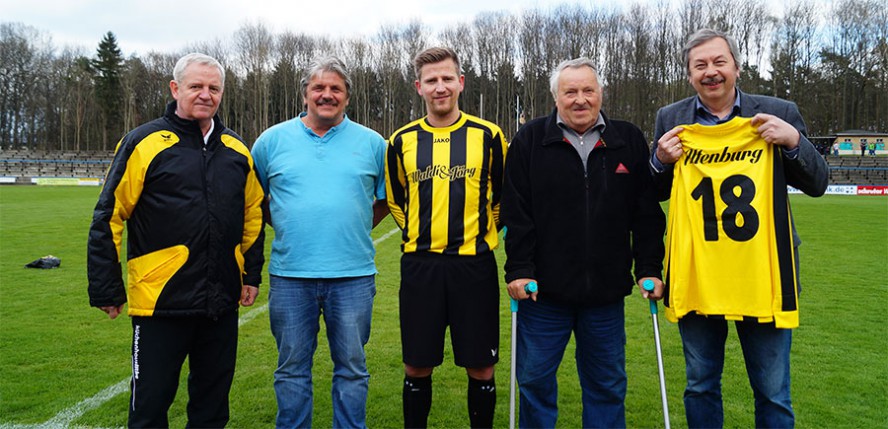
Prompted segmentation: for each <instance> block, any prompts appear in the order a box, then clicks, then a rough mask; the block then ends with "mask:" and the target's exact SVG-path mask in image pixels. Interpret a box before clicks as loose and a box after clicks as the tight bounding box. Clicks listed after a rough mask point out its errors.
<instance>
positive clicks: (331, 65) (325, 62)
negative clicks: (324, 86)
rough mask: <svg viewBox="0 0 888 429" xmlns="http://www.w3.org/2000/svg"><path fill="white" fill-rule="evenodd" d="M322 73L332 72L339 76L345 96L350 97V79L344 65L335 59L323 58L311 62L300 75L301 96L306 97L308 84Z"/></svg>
mask: <svg viewBox="0 0 888 429" xmlns="http://www.w3.org/2000/svg"><path fill="white" fill-rule="evenodd" d="M324 72H333V73H336V74H338V75H339V77H341V78H342V80H344V81H345V95H346V96H350V95H351V86H352V79H351V75H350V74H349V73H348V68H346V67H345V63H344V62H342V60H340V59H339V58H337V57H324V58H320V59H317V60H314V61H312V63H311V64H310V65H309V66H308V68H307V69H305V73H303V74H302V82H301V83H302V96H303V97H305V96H307V95H308V82H309V81H311V79H312V78H313V77H315V76H317V75H320V74H321V73H324Z"/></svg>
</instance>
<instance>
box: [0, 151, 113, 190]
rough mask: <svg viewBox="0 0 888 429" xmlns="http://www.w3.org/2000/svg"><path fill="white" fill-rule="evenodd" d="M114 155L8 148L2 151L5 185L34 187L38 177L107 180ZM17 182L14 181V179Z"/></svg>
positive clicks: (0, 173) (1, 171)
mask: <svg viewBox="0 0 888 429" xmlns="http://www.w3.org/2000/svg"><path fill="white" fill-rule="evenodd" d="M113 157H114V153H113V152H111V151H107V152H92V151H91V152H75V151H46V150H39V149H33V150H29V149H22V150H15V149H4V150H2V151H0V178H3V179H6V180H2V181H0V182H2V183H19V184H21V183H26V184H30V183H32V182H33V181H32V180H31V179H34V178H81V179H103V178H104V177H105V172H106V171H107V170H108V166H109V165H111V159H112V158H113ZM13 179H14V180H13Z"/></svg>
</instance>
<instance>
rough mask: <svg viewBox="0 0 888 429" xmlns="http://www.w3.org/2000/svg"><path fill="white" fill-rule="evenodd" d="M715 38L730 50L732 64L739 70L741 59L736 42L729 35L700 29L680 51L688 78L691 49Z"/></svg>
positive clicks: (709, 29)
mask: <svg viewBox="0 0 888 429" xmlns="http://www.w3.org/2000/svg"><path fill="white" fill-rule="evenodd" d="M715 38H722V39H724V41H725V42H727V43H728V48H729V49H730V50H731V57H733V58H734V64H736V65H737V70H740V63H741V62H742V61H743V57H742V56H740V48H739V47H738V45H737V41H736V40H734V38H733V37H731V35H729V34H728V33H725V32H723V31H718V30H713V29H711V28H701V29H699V30H697V32H695V33H694V34H691V37H689V38H688V41H687V42H686V43H685V45H684V47H683V48H682V49H681V58H682V61H683V62H684V66H685V73H687V74H688V76H690V74H691V64H690V56H691V49H694V48H696V47H697V46H700V45H702V44H704V43H706V42H708V41H710V40H712V39H715Z"/></svg>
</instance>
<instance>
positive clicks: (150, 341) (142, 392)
mask: <svg viewBox="0 0 888 429" xmlns="http://www.w3.org/2000/svg"><path fill="white" fill-rule="evenodd" d="M237 316H238V315H237V311H231V312H230V313H228V314H225V315H223V316H219V317H216V318H208V317H203V316H201V317H196V316H195V317H133V318H132V322H133V355H132V364H133V378H132V380H131V382H130V388H131V389H130V390H131V392H132V393H131V396H130V407H129V423H128V426H129V427H131V428H166V427H169V420H168V418H167V412H168V411H169V408H170V405H172V403H173V399H175V397H176V390H178V387H179V375H180V373H181V371H182V364H183V363H184V362H185V357H186V356H188V366H189V368H190V372H189V374H188V406H187V413H188V423H187V426H186V427H198V428H221V427H224V426H225V424H226V423H228V417H229V414H228V392H229V390H230V389H231V381H232V380H233V379H234V364H235V359H236V357H237V319H238V317H237Z"/></svg>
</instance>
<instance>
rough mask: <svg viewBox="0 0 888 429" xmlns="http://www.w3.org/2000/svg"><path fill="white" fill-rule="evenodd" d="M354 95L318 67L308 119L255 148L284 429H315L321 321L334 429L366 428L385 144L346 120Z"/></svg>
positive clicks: (347, 81)
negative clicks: (373, 234) (375, 235)
mask: <svg viewBox="0 0 888 429" xmlns="http://www.w3.org/2000/svg"><path fill="white" fill-rule="evenodd" d="M350 91H351V78H350V77H349V74H348V71H347V70H346V68H345V65H344V64H343V63H342V61H340V60H339V59H337V58H332V57H330V58H325V59H322V60H319V61H316V62H314V63H313V64H312V65H311V66H310V67H309V69H308V70H306V72H305V74H304V77H303V78H302V93H303V96H304V98H305V104H306V107H307V109H306V112H303V113H301V114H300V115H299V116H298V117H296V118H293V119H291V120H288V121H286V122H282V123H280V124H277V125H275V126H273V127H271V128H269V129H267V130H266V131H265V132H264V133H262V135H261V136H259V139H258V140H256V144H255V145H254V146H253V159H254V162H255V165H256V170H257V172H258V176H259V181H260V182H261V183H262V187H263V188H264V189H265V194H266V195H267V196H268V197H267V203H268V204H267V208H268V210H266V213H269V214H270V218H268V219H267V220H268V223H269V224H270V225H272V227H273V228H274V232H275V237H274V241H273V243H272V248H271V262H270V263H269V266H268V272H269V275H270V279H271V280H270V283H271V286H270V291H269V296H268V308H269V313H270V318H271V331H272V334H274V338H275V340H276V341H277V346H278V367H277V369H276V370H275V372H274V390H275V395H276V396H277V404H278V412H277V418H276V426H277V427H278V428H282V427H286V428H292V427H311V421H312V376H311V367H312V357H313V356H314V352H315V349H316V348H317V333H318V330H319V328H320V326H319V319H320V316H321V315H323V317H324V323H325V324H326V328H327V338H328V340H329V343H330V355H331V356H332V358H333V427H337V428H340V427H349V428H362V427H366V405H367V387H368V380H369V378H370V375H369V373H368V372H367V365H366V359H365V354H364V345H365V344H367V341H368V339H369V338H370V317H371V313H372V308H373V297H374V295H375V294H376V283H375V274H376V266H375V264H374V261H373V258H374V255H375V250H374V248H373V242H372V240H371V238H370V230H371V229H372V228H373V227H374V226H376V224H378V223H379V221H381V220H382V219H383V218H384V217H385V216H386V215H387V214H388V207H387V205H386V202H385V148H386V141H385V139H383V138H382V136H380V135H379V134H378V133H376V132H375V131H373V130H371V129H369V128H366V127H364V126H362V125H360V124H358V123H355V122H352V121H350V120H349V119H348V117H347V116H346V115H345V108H346V107H347V106H348V101H349V95H350Z"/></svg>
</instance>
